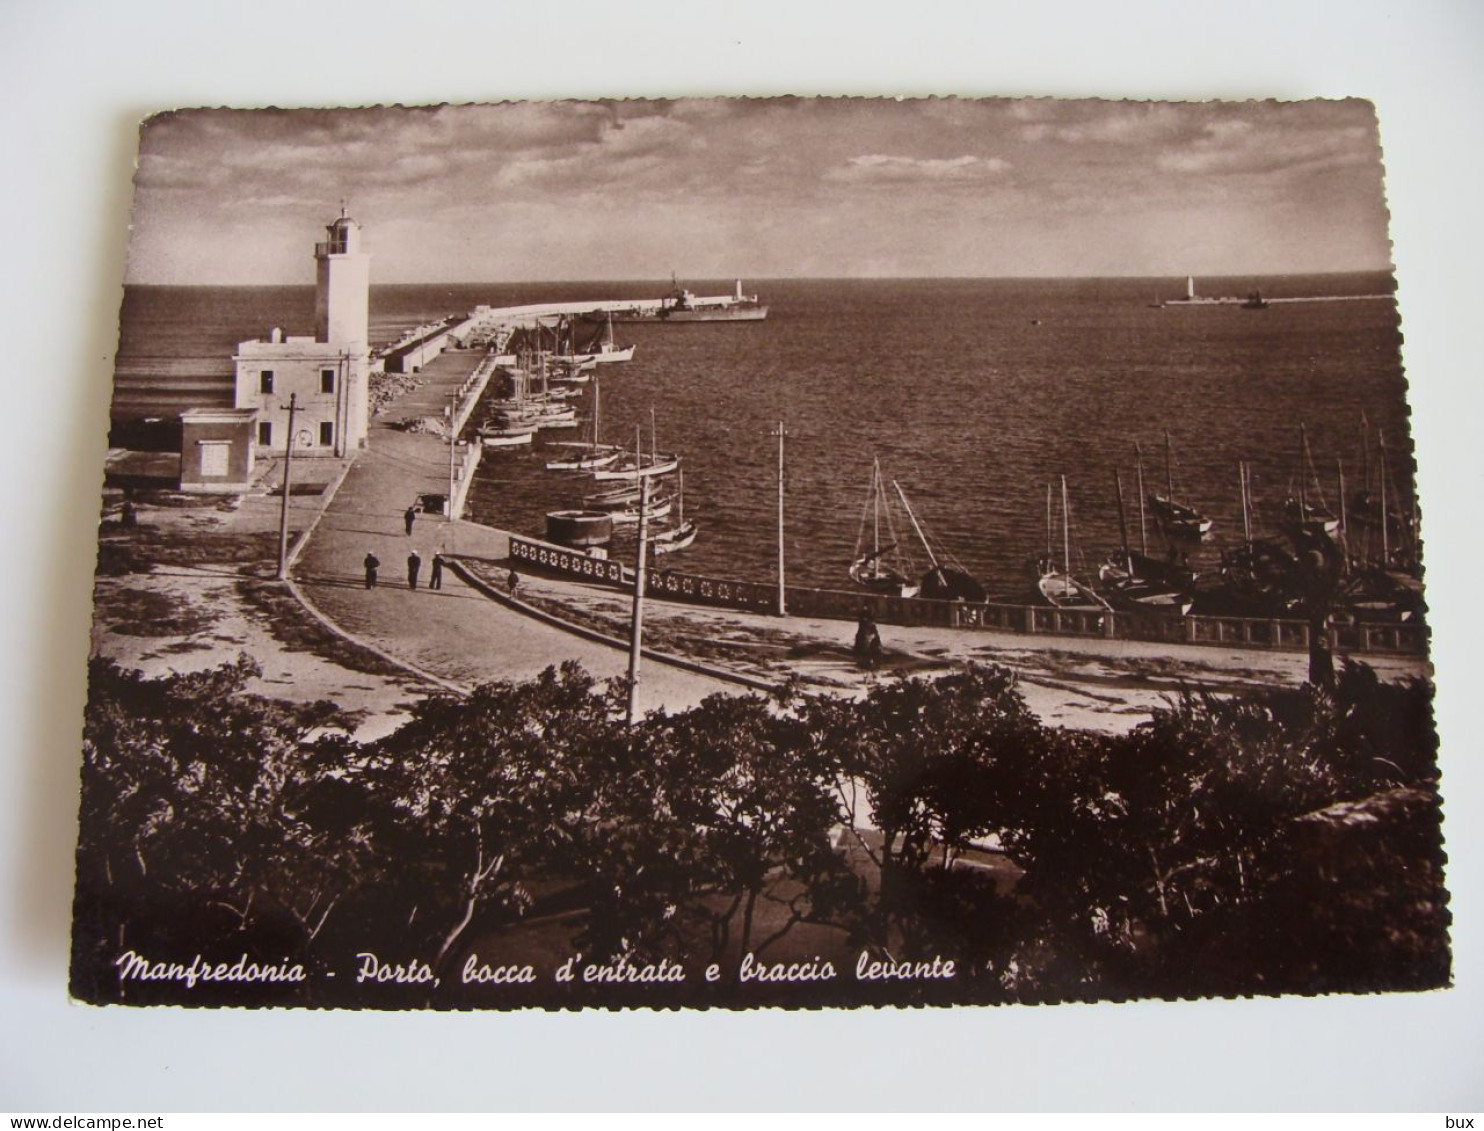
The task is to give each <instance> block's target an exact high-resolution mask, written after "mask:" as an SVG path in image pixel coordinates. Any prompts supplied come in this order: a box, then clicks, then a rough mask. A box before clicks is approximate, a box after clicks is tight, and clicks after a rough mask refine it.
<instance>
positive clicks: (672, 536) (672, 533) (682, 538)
mask: <svg viewBox="0 0 1484 1131" xmlns="http://www.w3.org/2000/svg"><path fill="white" fill-rule="evenodd" d="M677 501H678V506H677V509H676V515H675V525H674V526H669V527H665V528H663V529H660V530H656V531H653V532H651V534H650V536H649V544H650V546H651V548H652V549H653V550H654V552H655V553H656V554H673V553H675V552H676V551H677V550H683V549H685V548H686V547H687V546H689V545H690V544H691V543H692V542H694V541H695V540H696V534H697V527H696V524H695V523H694V522H691V521H690V520H689V519H687V518H686V517H685V468H683V467H682V468H681V469H680V489H679V492H678V494H677Z"/></svg>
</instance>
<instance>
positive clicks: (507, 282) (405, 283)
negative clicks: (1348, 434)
mask: <svg viewBox="0 0 1484 1131" xmlns="http://www.w3.org/2000/svg"><path fill="white" fill-rule="evenodd" d="M1395 273H1396V265H1395V264H1390V265H1388V266H1385V267H1351V268H1337V269H1335V268H1332V269H1329V270H1324V271H1274V272H1267V273H1258V272H1252V271H1204V272H1191V271H1186V272H1181V273H1179V274H1160V275H1100V274H1091V275H1053V274H1035V275H753V276H748V275H745V274H744V275H741V276H738V275H735V274H728V275H715V276H703V275H697V276H692V278H693V279H695V280H699V281H701V282H708V283H709V282H715V281H717V280H721V279H738V278H740V279H742V280H744V281H745V280H747V279H748V278H751V279H753V280H757V281H763V282H773V283H780V282H898V283H911V282H943V281H950V280H951V281H962V282H1020V281H1042V282H1044V281H1046V280H1061V279H1075V280H1079V281H1093V280H1103V279H1106V280H1116V281H1120V282H1138V281H1161V280H1178V279H1186V278H1191V279H1283V278H1313V277H1316V276H1327V275H1394V274H1395ZM654 282H658V283H662V284H666V285H669V286H674V285H675V284H674V283H673V282H672V281H671V280H670V279H666V278H662V277H659V276H656V277H654V278H644V277H640V276H633V277H617V276H613V277H603V278H583V279H572V278H565V279H405V280H401V279H387V280H383V281H381V282H377V281H374V280H373V281H372V282H371V286H373V287H442V286H457V287H470V286H517V285H519V286H527V285H531V286H566V285H572V284H579V283H581V284H589V283H598V284H603V283H654ZM123 285H124V286H126V287H304V288H306V289H313V287H314V286H315V284H314V283H312V282H307V283H306V282H303V281H302V280H299V281H292V282H291V281H283V282H269V283H240V282H231V281H227V280H210V281H204V282H193V283H177V282H162V281H156V280H128V279H126V280H124V284H123ZM680 285H682V286H684V285H685V283H681V284H680Z"/></svg>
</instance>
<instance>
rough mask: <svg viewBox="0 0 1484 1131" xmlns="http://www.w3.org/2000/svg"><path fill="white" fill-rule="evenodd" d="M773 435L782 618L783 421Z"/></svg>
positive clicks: (783, 611)
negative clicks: (775, 461)
mask: <svg viewBox="0 0 1484 1131" xmlns="http://www.w3.org/2000/svg"><path fill="white" fill-rule="evenodd" d="M773 435H775V436H777V437H778V615H779V616H781V617H782V616H787V615H788V601H787V598H786V594H787V590H786V589H785V588H784V580H783V438H784V436H786V435H788V431H787V429H785V428H784V427H783V421H781V420H780V421H779V422H778V431H777V432H774V433H773Z"/></svg>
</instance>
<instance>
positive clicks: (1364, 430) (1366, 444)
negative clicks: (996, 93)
mask: <svg viewBox="0 0 1484 1131" xmlns="http://www.w3.org/2000/svg"><path fill="white" fill-rule="evenodd" d="M1360 489H1361V490H1362V491H1369V490H1370V489H1371V424H1370V421H1368V420H1367V419H1366V417H1365V409H1361V410H1360Z"/></svg>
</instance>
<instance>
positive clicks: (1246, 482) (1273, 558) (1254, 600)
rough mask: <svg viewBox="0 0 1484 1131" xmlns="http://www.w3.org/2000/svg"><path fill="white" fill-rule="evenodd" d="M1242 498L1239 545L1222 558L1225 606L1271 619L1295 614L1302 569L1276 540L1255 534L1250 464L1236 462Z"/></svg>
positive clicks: (1296, 559)
mask: <svg viewBox="0 0 1484 1131" xmlns="http://www.w3.org/2000/svg"><path fill="white" fill-rule="evenodd" d="M1237 476H1238V480H1239V487H1240V490H1241V495H1242V544H1241V545H1240V546H1237V547H1234V548H1232V549H1230V550H1227V551H1226V552H1225V553H1223V554H1222V555H1221V577H1222V581H1223V582H1224V586H1223V589H1222V591H1221V592H1220V593H1219V594H1216V596H1217V598H1218V599H1219V600H1221V601H1223V602H1224V603H1227V604H1234V605H1235V606H1236V610H1237V611H1240V612H1244V613H1251V614H1262V615H1266V616H1271V615H1274V614H1284V613H1289V612H1293V611H1295V610H1296V609H1297V608H1298V607H1299V605H1300V604H1301V601H1302V596H1303V579H1302V568H1301V566H1300V564H1299V560H1298V558H1296V557H1295V556H1294V555H1293V553H1292V552H1291V551H1290V550H1289V549H1288V547H1287V546H1286V545H1284V544H1283V542H1281V541H1280V540H1278V539H1274V538H1259V537H1257V536H1256V535H1255V533H1254V526H1255V521H1254V510H1255V507H1254V503H1253V495H1252V465H1251V464H1250V463H1247V462H1246V461H1245V460H1243V461H1239V462H1238V463H1237Z"/></svg>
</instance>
